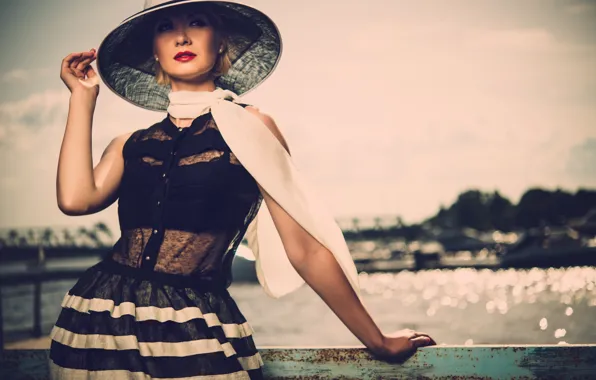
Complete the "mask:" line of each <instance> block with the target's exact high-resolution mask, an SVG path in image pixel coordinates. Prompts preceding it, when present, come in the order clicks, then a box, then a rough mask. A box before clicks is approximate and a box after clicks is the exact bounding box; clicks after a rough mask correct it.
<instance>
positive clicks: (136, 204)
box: [111, 104, 262, 285]
mask: <svg viewBox="0 0 596 380" xmlns="http://www.w3.org/2000/svg"><path fill="white" fill-rule="evenodd" d="M242 106H246V105H245V104H243V105H242ZM123 157H124V162H125V166H124V174H123V178H122V182H121V186H120V189H119V200H118V218H119V221H120V229H121V237H120V239H119V240H118V241H117V242H116V244H115V245H114V248H113V250H112V252H111V258H112V259H113V260H115V261H117V262H119V263H121V264H125V265H128V266H131V267H137V268H142V269H144V270H147V271H158V272H166V273H172V274H180V275H193V276H194V275H197V276H200V277H206V278H212V277H214V276H221V275H224V276H226V278H227V280H228V285H229V283H231V264H232V259H233V256H234V254H235V251H236V248H237V247H238V244H239V243H240V242H241V240H242V238H243V236H244V233H245V232H246V228H247V227H248V224H249V223H250V222H251V221H252V219H253V218H254V217H255V216H256V213H257V211H258V208H259V206H260V202H261V201H262V195H261V193H260V191H259V188H258V187H257V185H256V182H255V180H254V179H253V177H252V176H251V175H250V174H249V173H248V172H247V171H246V169H244V167H243V166H242V165H241V164H240V162H239V161H238V160H237V159H236V157H235V156H234V154H233V153H232V152H231V150H230V148H229V147H228V145H227V144H226V143H225V141H224V139H223V137H222V136H221V134H220V132H219V130H218V128H217V126H216V124H215V121H214V120H213V117H212V116H211V113H207V114H204V115H202V116H199V117H198V118H196V119H194V120H193V122H192V124H191V126H189V127H185V128H178V127H176V125H175V124H174V123H173V122H172V121H171V120H170V118H169V116H166V117H165V118H164V119H163V120H162V121H161V122H159V123H156V124H154V125H152V126H151V127H149V128H146V129H141V130H137V131H135V132H134V133H133V134H132V135H131V136H130V138H129V139H128V140H127V142H126V143H125V145H124V148H123Z"/></svg>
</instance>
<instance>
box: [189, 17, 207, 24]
mask: <svg viewBox="0 0 596 380" xmlns="http://www.w3.org/2000/svg"><path fill="white" fill-rule="evenodd" d="M190 25H196V26H207V25H208V24H207V22H206V21H205V20H204V19H202V18H195V19H194V20H192V21H191V22H190Z"/></svg>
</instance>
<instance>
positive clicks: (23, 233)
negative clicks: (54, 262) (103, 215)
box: [0, 222, 113, 248]
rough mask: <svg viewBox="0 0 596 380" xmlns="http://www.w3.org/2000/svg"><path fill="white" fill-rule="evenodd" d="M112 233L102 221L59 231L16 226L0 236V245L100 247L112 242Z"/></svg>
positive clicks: (48, 228) (47, 228)
mask: <svg viewBox="0 0 596 380" xmlns="http://www.w3.org/2000/svg"><path fill="white" fill-rule="evenodd" d="M112 240H113V234H112V232H111V231H110V229H109V228H108V226H107V225H106V224H105V223H103V222H98V223H96V224H95V225H94V226H92V227H90V228H86V227H79V228H73V229H68V228H63V229H61V230H60V231H58V230H55V229H52V228H50V227H46V228H42V229H34V228H29V229H23V230H19V229H16V228H13V229H10V230H8V232H7V233H6V234H5V235H4V236H2V237H0V242H1V244H0V247H1V246H8V247H31V246H38V245H43V246H46V247H56V246H63V247H95V248H101V247H105V246H109V245H112V244H113V241H112Z"/></svg>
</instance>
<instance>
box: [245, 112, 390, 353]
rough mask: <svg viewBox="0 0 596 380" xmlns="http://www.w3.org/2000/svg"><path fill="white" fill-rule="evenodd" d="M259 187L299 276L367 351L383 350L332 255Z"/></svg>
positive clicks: (277, 134)
mask: <svg viewBox="0 0 596 380" xmlns="http://www.w3.org/2000/svg"><path fill="white" fill-rule="evenodd" d="M246 110H247V111H249V112H251V113H253V114H254V115H256V116H257V117H259V118H260V119H261V121H262V122H263V123H264V124H265V125H267V127H268V128H269V130H270V131H271V132H272V133H273V135H275V137H277V139H278V140H279V142H280V143H281V144H282V145H283V146H284V148H285V149H286V150H287V151H288V153H289V152H290V151H289V148H288V145H287V143H286V141H285V139H284V138H283V136H282V134H281V132H280V131H279V129H278V127H277V125H276V124H275V121H274V120H273V119H272V118H271V117H269V116H268V115H266V114H263V113H261V112H259V111H258V110H257V109H256V108H253V107H247V108H246ZM258 186H259V189H260V190H261V193H262V194H263V199H264V200H265V203H266V205H267V208H268V209H269V212H270V214H271V218H272V219H273V223H274V224H275V227H276V229H277V230H278V232H279V235H280V238H281V240H282V243H283V246H284V249H285V250H286V253H287V255H288V259H289V261H290V263H291V264H292V266H293V267H294V268H295V269H296V272H297V273H298V274H299V275H300V276H301V277H302V278H304V280H305V282H306V283H308V285H309V286H310V287H311V288H312V289H313V290H314V291H315V292H316V293H317V294H318V295H319V296H320V297H321V299H323V301H324V302H325V303H326V304H327V305H328V306H329V307H330V308H331V310H332V311H333V312H334V313H335V314H336V315H337V316H338V317H339V319H340V320H341V321H342V322H343V323H344V324H345V325H346V327H347V328H348V329H349V330H350V331H351V332H352V333H353V334H354V335H355V336H356V337H357V338H358V339H359V340H360V341H361V342H362V343H363V344H364V345H365V346H366V347H368V348H369V349H371V350H374V351H376V350H381V349H382V348H383V344H384V336H383V334H382V332H381V330H380V329H379V327H378V326H377V325H376V324H375V322H374V321H373V319H372V318H371V316H370V315H369V314H368V312H367V311H366V309H365V307H364V305H363V304H362V303H361V302H360V299H359V298H358V296H357V295H356V293H355V292H354V289H352V286H351V285H350V282H349V280H348V278H347V277H346V275H345V274H344V272H343V270H342V269H341V267H340V265H339V263H338V262H337V260H336V259H335V257H334V255H333V253H331V252H330V251H329V250H328V249H327V248H325V247H324V246H323V245H322V244H321V243H319V241H318V240H316V239H315V238H314V237H313V236H312V235H311V234H309V233H308V232H307V231H306V230H305V229H304V228H302V226H301V225H300V224H299V223H297V222H296V221H295V220H294V219H293V218H292V217H291V216H290V215H289V214H288V213H286V211H285V210H284V209H283V208H282V207H281V206H280V205H279V204H278V203H277V202H276V201H275V200H274V199H273V198H272V197H271V196H270V195H269V194H268V193H267V192H266V191H265V190H264V189H263V188H262V187H261V186H260V185H258Z"/></svg>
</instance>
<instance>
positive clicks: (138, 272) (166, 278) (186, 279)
mask: <svg viewBox="0 0 596 380" xmlns="http://www.w3.org/2000/svg"><path fill="white" fill-rule="evenodd" d="M92 268H94V269H96V270H100V271H102V272H107V273H112V274H118V275H121V276H127V277H131V278H135V279H138V280H142V281H151V282H156V283H159V284H161V285H169V286H173V287H178V288H193V289H200V290H205V291H211V292H227V288H228V287H229V286H230V284H231V281H229V279H228V278H227V276H226V274H225V271H223V270H221V268H218V269H214V270H210V271H202V270H200V268H198V267H197V268H195V270H194V271H192V272H190V273H176V272H166V271H162V270H160V269H159V268H160V267H157V266H156V267H155V268H142V267H140V266H139V267H137V266H132V265H130V264H124V263H121V262H119V261H117V259H116V257H115V252H113V251H112V252H110V253H109V254H108V255H106V256H105V257H104V258H103V259H102V260H101V261H100V262H99V263H97V264H95V265H94V266H93V267H92Z"/></svg>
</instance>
